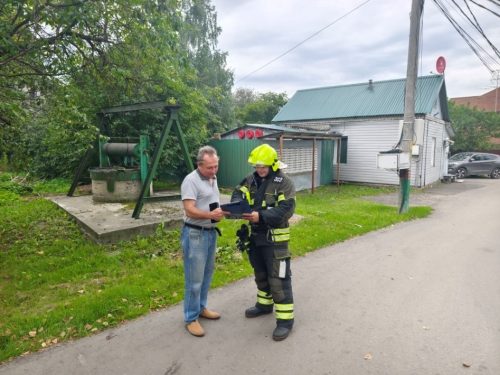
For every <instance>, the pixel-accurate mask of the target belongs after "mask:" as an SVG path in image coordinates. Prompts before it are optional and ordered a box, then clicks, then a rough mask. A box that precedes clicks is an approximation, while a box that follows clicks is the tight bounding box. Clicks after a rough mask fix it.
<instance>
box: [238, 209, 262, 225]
mask: <svg viewBox="0 0 500 375" xmlns="http://www.w3.org/2000/svg"><path fill="white" fill-rule="evenodd" d="M241 217H242V219H244V220H248V221H249V222H251V223H254V224H256V223H258V222H259V213H258V212H257V211H252V212H251V213H249V214H243V215H241Z"/></svg>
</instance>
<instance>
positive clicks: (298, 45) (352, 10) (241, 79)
mask: <svg viewBox="0 0 500 375" xmlns="http://www.w3.org/2000/svg"><path fill="white" fill-rule="evenodd" d="M370 1H371V0H366V1H365V2H364V3H361V4H360V5H358V6H356V7H355V8H353V9H351V10H350V11H349V12H347V13H346V14H344V15H342V16H340V17H339V18H337V19H336V20H335V21H333V22H331V23H329V24H328V25H326V26H325V27H323V28H321V29H320V30H318V31H316V32H315V33H313V34H311V35H309V36H308V37H307V38H306V39H304V40H302V41H301V42H299V43H297V44H296V45H294V46H293V47H292V48H290V49H288V50H286V51H285V52H283V53H282V54H281V55H279V56H277V57H275V58H273V59H272V60H270V61H268V62H267V63H265V64H264V65H262V66H260V67H259V68H257V69H255V70H253V71H251V72H250V73H248V74H247V75H245V76H243V77H242V78H240V79H238V80H237V81H236V82H235V83H237V82H241V81H243V80H245V79H247V78H248V77H250V76H251V75H253V74H255V73H257V72H259V71H261V70H262V69H264V68H265V67H267V66H269V65H271V64H272V63H273V62H275V61H277V60H279V59H281V58H282V57H283V56H285V55H288V54H289V53H290V52H292V51H293V50H295V49H297V48H298V47H300V46H301V45H302V44H304V43H305V42H307V41H308V40H310V39H312V38H314V37H315V36H316V35H318V34H320V33H321V32H323V31H325V30H326V29H328V28H329V27H330V26H332V25H334V24H336V23H337V22H339V21H340V20H342V19H343V18H345V17H347V16H348V15H350V14H351V13H353V12H355V11H356V10H358V9H359V8H361V7H362V6H364V5H366V4H367V3H369V2H370Z"/></svg>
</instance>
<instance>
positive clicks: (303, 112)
mask: <svg viewBox="0 0 500 375" xmlns="http://www.w3.org/2000/svg"><path fill="white" fill-rule="evenodd" d="M405 83H406V79H395V80H389V81H373V82H365V83H357V84H351V85H343V86H330V87H320V88H314V89H307V90H299V91H297V92H296V93H295V95H293V96H292V98H291V99H290V100H289V101H288V103H287V104H286V105H285V106H284V107H283V108H282V109H281V111H279V113H278V114H277V115H276V116H275V117H274V118H273V122H284V121H300V120H302V121H303V120H321V119H342V118H359V117H385V116H403V113H404V93H405ZM436 101H439V102H440V104H441V113H442V116H443V120H444V121H449V115H448V101H447V97H446V86H445V83H444V77H443V76H442V75H431V76H423V77H418V78H417V91H416V104H415V114H416V115H425V114H430V113H431V110H432V108H433V107H434V105H435V103H436Z"/></svg>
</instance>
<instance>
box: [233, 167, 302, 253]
mask: <svg viewBox="0 0 500 375" xmlns="http://www.w3.org/2000/svg"><path fill="white" fill-rule="evenodd" d="M241 200H247V201H249V203H250V206H251V207H252V209H253V210H254V211H258V212H259V223H257V224H252V225H251V231H252V237H254V240H255V241H256V245H257V246H260V245H266V244H271V243H273V242H274V241H273V238H274V237H273V236H271V235H270V233H271V232H270V231H272V230H273V229H278V228H288V227H289V224H288V220H289V219H290V218H291V217H292V215H293V212H294V210H295V187H294V185H293V182H292V180H291V179H290V178H289V177H288V176H287V175H286V174H285V173H283V172H282V171H281V170H280V169H278V170H277V171H276V172H275V171H273V170H272V169H270V171H269V174H268V175H267V176H266V177H265V178H264V179H263V178H261V177H260V176H259V175H258V174H257V172H254V173H252V174H250V175H248V176H247V177H245V178H244V179H243V180H242V181H241V182H240V184H239V185H238V186H237V187H236V189H235V190H234V192H233V194H232V196H231V201H232V202H235V201H241ZM281 242H286V243H287V242H288V240H286V241H281Z"/></svg>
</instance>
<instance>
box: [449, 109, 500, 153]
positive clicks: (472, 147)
mask: <svg viewBox="0 0 500 375" xmlns="http://www.w3.org/2000/svg"><path fill="white" fill-rule="evenodd" d="M449 110H450V118H451V122H452V126H453V130H454V131H455V136H454V138H453V141H454V142H455V143H454V144H453V145H452V146H451V151H452V153H457V152H460V151H487V150H489V149H491V148H492V145H491V143H490V139H491V138H492V137H500V114H497V113H493V112H484V111H479V110H477V109H474V108H468V107H465V106H461V105H457V104H455V103H453V102H451V101H450V102H449Z"/></svg>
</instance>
